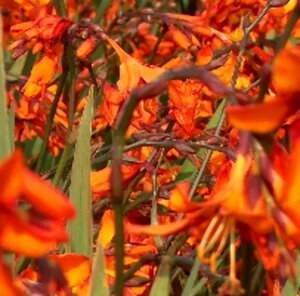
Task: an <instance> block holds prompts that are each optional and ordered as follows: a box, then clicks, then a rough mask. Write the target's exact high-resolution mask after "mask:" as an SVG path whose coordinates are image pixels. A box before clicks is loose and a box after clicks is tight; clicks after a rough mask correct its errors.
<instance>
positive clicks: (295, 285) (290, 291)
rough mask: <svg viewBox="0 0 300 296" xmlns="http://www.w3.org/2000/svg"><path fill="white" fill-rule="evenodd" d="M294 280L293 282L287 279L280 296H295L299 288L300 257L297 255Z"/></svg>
mask: <svg viewBox="0 0 300 296" xmlns="http://www.w3.org/2000/svg"><path fill="white" fill-rule="evenodd" d="M296 270H297V274H296V278H295V279H294V280H292V279H289V280H288V281H287V282H286V283H285V285H284V287H283V291H282V296H290V295H297V293H298V291H299V287H300V255H299V253H298V255H297V262H296Z"/></svg>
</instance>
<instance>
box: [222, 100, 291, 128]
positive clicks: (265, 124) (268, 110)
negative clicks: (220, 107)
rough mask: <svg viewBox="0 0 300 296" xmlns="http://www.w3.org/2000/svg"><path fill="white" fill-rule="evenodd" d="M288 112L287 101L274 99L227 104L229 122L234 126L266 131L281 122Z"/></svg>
mask: <svg viewBox="0 0 300 296" xmlns="http://www.w3.org/2000/svg"><path fill="white" fill-rule="evenodd" d="M289 113H290V107H289V104H288V102H287V101H285V100H282V99H275V100H272V101H269V102H265V103H262V104H258V105H248V106H228V107H227V114H228V120H229V122H230V123H231V124H232V125H233V126H234V127H236V128H239V129H242V130H247V131H250V132H255V133H268V132H270V131H272V130H274V129H275V128H277V127H278V126H280V125H281V124H282V122H283V121H284V119H285V118H286V117H287V116H288V114H289Z"/></svg>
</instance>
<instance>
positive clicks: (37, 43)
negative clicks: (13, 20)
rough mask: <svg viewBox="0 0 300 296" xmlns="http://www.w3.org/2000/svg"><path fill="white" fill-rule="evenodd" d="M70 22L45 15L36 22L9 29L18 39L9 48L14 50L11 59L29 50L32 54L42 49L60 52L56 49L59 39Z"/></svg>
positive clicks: (17, 25)
mask: <svg viewBox="0 0 300 296" xmlns="http://www.w3.org/2000/svg"><path fill="white" fill-rule="evenodd" d="M71 24H72V22H71V21H70V20H67V19H64V18H61V17H60V16H57V15H46V16H41V17H39V18H38V19H37V20H36V21H29V22H23V23H19V24H16V25H13V26H12V27H11V33H12V35H13V36H14V37H15V39H18V40H17V41H15V42H14V43H12V44H11V45H10V46H9V50H14V51H15V52H14V54H13V57H15V58H16V57H19V56H20V55H22V54H23V53H25V52H26V51H27V50H28V49H29V48H32V50H33V53H36V52H39V51H41V50H42V49H44V51H45V52H52V53H53V52H55V51H57V50H58V51H61V49H60V48H57V45H60V41H61V38H62V36H63V34H64V33H65V32H66V30H67V29H68V28H69V27H70V25H71Z"/></svg>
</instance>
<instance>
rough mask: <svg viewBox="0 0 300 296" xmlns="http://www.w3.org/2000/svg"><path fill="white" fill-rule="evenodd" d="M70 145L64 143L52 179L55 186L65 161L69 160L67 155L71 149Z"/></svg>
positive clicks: (64, 166) (57, 183) (63, 168)
mask: <svg viewBox="0 0 300 296" xmlns="http://www.w3.org/2000/svg"><path fill="white" fill-rule="evenodd" d="M72 147H73V145H71V144H68V145H66V146H65V149H64V151H63V153H62V155H61V157H60V160H59V163H58V167H57V169H56V172H55V175H54V179H53V184H54V185H55V186H58V185H59V181H60V179H61V177H62V174H63V172H64V170H65V168H66V163H67V162H68V160H69V155H70V152H71V151H72Z"/></svg>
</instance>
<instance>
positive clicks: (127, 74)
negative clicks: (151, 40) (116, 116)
mask: <svg viewBox="0 0 300 296" xmlns="http://www.w3.org/2000/svg"><path fill="white" fill-rule="evenodd" d="M105 38H106V40H107V41H108V43H109V44H110V45H111V46H112V48H113V49H114V50H115V51H116V53H117V54H118V56H119V58H120V61H121V65H120V79H119V81H118V82H117V86H118V89H119V90H120V91H121V92H127V91H131V90H133V89H134V88H135V87H136V86H137V85H138V83H139V82H140V80H143V81H145V82H150V81H153V80H154V79H156V78H157V77H158V76H160V75H161V74H162V73H164V71H165V70H164V69H163V68H158V67H152V68H151V67H148V66H145V65H143V64H141V63H140V62H139V61H138V60H136V59H135V58H133V57H132V56H130V55H129V54H128V53H126V52H125V51H124V50H123V49H122V48H121V47H120V46H119V45H118V44H117V43H116V42H115V41H114V40H113V39H111V38H109V37H108V36H106V37H105Z"/></svg>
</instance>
